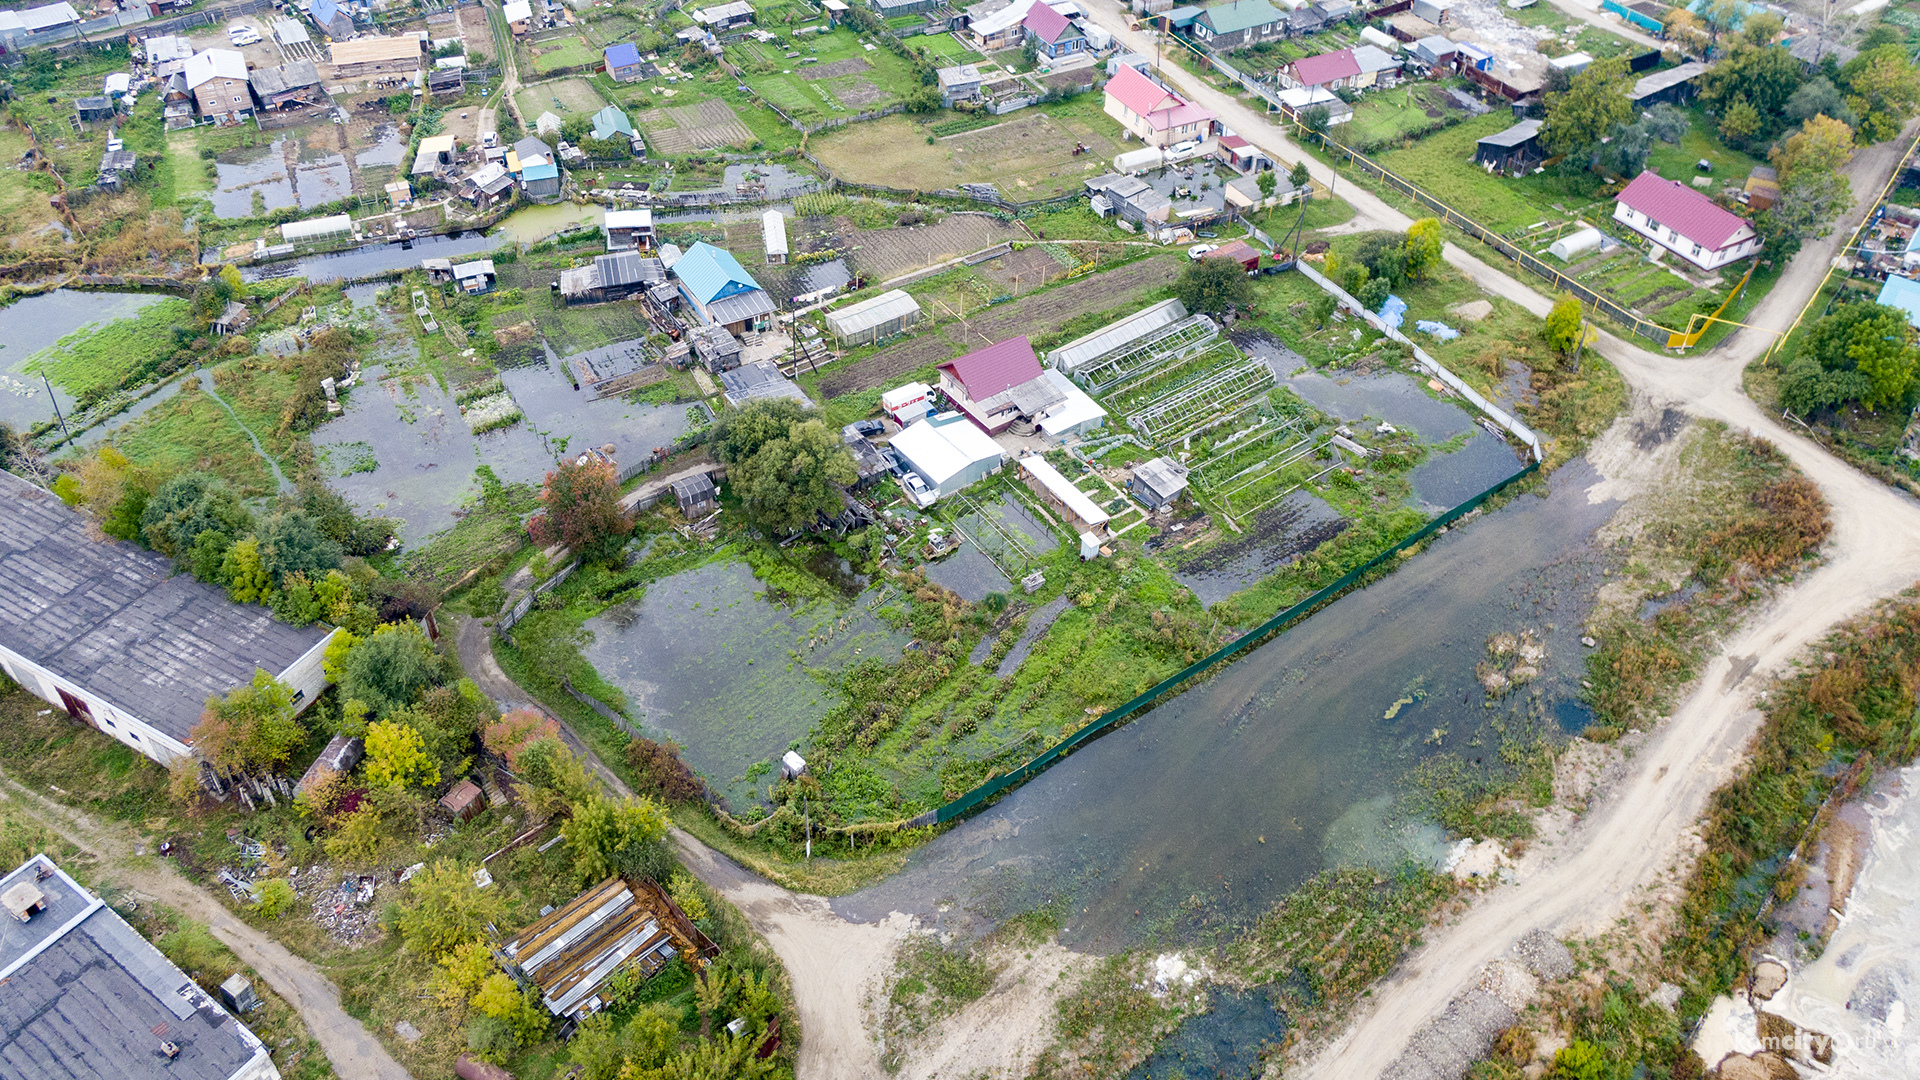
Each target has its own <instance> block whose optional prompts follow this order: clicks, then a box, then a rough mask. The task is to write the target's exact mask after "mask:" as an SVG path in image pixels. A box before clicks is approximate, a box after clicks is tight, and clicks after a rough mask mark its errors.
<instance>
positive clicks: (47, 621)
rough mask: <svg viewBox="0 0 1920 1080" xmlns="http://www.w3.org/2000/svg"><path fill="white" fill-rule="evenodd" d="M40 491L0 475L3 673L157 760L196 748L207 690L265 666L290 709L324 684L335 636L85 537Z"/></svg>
mask: <svg viewBox="0 0 1920 1080" xmlns="http://www.w3.org/2000/svg"><path fill="white" fill-rule="evenodd" d="M90 532H91V528H90V525H89V523H88V521H87V519H86V518H85V517H83V516H82V515H81V514H80V513H79V512H78V511H75V510H73V509H71V508H69V507H68V506H67V505H66V504H65V503H62V502H61V501H60V500H59V499H58V498H56V497H54V496H53V495H52V494H51V493H49V492H46V491H43V490H41V489H40V488H37V487H35V486H33V485H32V484H29V483H27V482H26V481H25V480H22V479H20V478H18V477H16V476H14V475H12V474H11V473H5V472H0V671H4V672H5V673H6V675H7V677H8V678H10V679H12V680H13V681H14V682H17V683H19V684H20V685H21V686H22V687H24V688H25V689H26V690H27V691H28V692H29V693H32V694H35V695H37V696H38V697H41V698H43V699H45V700H47V701H49V702H51V703H53V704H54V705H57V706H59V707H61V708H62V709H64V710H66V712H67V714H68V715H69V716H71V717H73V718H74V719H75V720H80V721H83V722H85V723H87V724H89V725H91V726H93V727H95V728H97V729H99V730H100V731H102V732H104V733H105V734H108V735H111V736H113V737H114V738H116V739H118V740H120V741H121V742H123V743H125V744H127V745H128V746H130V747H132V748H133V749H135V750H138V751H139V752H140V753H142V754H144V755H146V756H147V757H149V758H152V759H153V760H155V761H157V762H159V763H161V764H162V765H170V764H172V763H173V762H174V761H176V760H178V759H180V758H183V757H187V756H189V755H191V754H192V753H193V745H192V742H191V738H192V732H193V727H194V725H195V724H197V723H198V722H199V720H200V714H201V712H202V710H203V709H204V708H205V707H206V702H207V699H208V698H210V697H213V696H215V695H220V694H225V693H227V692H228V691H229V690H232V689H233V688H234V687H236V686H239V685H241V684H242V683H246V682H248V681H250V680H251V679H252V678H253V674H254V672H255V671H256V670H265V671H267V672H270V673H271V674H273V675H274V676H275V677H276V678H278V679H279V680H280V681H281V682H284V683H286V684H287V685H288V686H290V687H292V688H293V692H294V701H295V704H296V707H298V708H305V707H306V706H308V705H311V704H313V701H314V699H315V698H317V697H319V695H320V691H321V690H323V689H324V688H325V687H326V685H327V679H326V675H325V673H324V672H323V671H322V670H321V660H322V658H323V656H324V654H325V652H326V646H327V641H328V640H329V639H330V638H331V637H332V636H333V633H334V631H333V630H331V629H329V628H327V627H324V626H310V627H294V626H289V625H287V624H286V623H283V622H280V621H278V620H276V619H275V618H274V617H273V615H272V613H271V612H269V611H267V609H266V608H263V607H254V606H250V605H245V604H236V603H234V602H232V601H231V600H228V599H227V595H226V592H225V590H223V589H221V588H219V587H218V586H214V585H208V584H205V583H203V582H199V581H195V580H194V579H193V578H192V577H190V576H188V575H186V574H181V573H177V572H176V571H175V569H174V567H173V564H172V563H171V562H169V561H168V560H167V559H166V558H165V557H164V556H161V555H158V554H156V553H154V552H151V551H146V550H144V549H142V548H138V547H135V546H134V545H132V544H129V543H125V542H122V541H119V540H107V539H95V538H94V536H92V535H90Z"/></svg>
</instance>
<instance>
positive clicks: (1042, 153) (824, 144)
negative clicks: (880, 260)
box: [809, 94, 1124, 200]
mask: <svg viewBox="0 0 1920 1080" xmlns="http://www.w3.org/2000/svg"><path fill="white" fill-rule="evenodd" d="M948 115H949V114H943V113H936V114H934V115H933V116H932V117H930V118H929V119H928V120H920V119H914V118H910V117H907V116H905V115H895V116H889V117H884V118H882V119H879V120H874V121H870V122H867V123H863V124H849V125H847V126H846V127H843V128H840V129H838V130H836V131H832V132H828V133H826V134H823V135H820V136H818V137H815V138H814V139H812V140H810V142H809V146H810V148H811V149H812V150H813V153H814V154H815V155H816V156H817V157H819V159H820V160H821V161H822V162H823V163H825V164H826V166H827V167H828V168H829V169H831V170H833V172H834V173H835V174H836V175H838V176H840V177H841V178H842V179H844V180H850V181H853V182H855V183H868V184H884V185H887V186H889V187H895V188H906V189H910V190H914V191H933V190H937V189H941V188H953V187H958V186H959V185H961V184H972V183H978V184H987V183H990V184H995V185H998V187H999V188H1000V190H1001V192H1002V193H1003V194H1005V195H1006V197H1007V198H1009V199H1014V200H1028V199H1040V198H1046V197H1049V196H1053V195H1059V194H1063V193H1066V192H1070V191H1075V190H1078V189H1079V187H1080V185H1081V183H1082V182H1083V181H1084V180H1085V179H1086V178H1087V177H1089V176H1094V175H1097V174H1098V173H1100V172H1102V171H1104V170H1105V169H1106V168H1107V164H1108V162H1109V161H1111V160H1112V158H1113V155H1115V154H1117V153H1119V152H1120V151H1121V150H1122V149H1124V147H1123V146H1122V144H1121V143H1120V142H1119V140H1118V139H1117V138H1115V132H1114V129H1113V123H1112V121H1110V120H1108V119H1107V118H1106V117H1105V115H1104V114H1101V113H1100V98H1099V96H1098V95H1095V94H1082V95H1080V96H1079V97H1076V98H1074V99H1072V100H1070V101H1066V102H1061V103H1059V104H1057V105H1053V106H1045V107H1036V108H1031V109H1023V110H1021V111H1020V112H1017V113H1013V114H1010V115H1008V116H1007V117H1005V118H1004V120H1003V122H1001V123H999V124H995V125H992V126H989V127H985V128H979V129H975V130H973V131H968V132H964V133H961V134H958V135H951V136H947V137H944V138H940V137H935V138H934V141H933V142H932V143H928V141H927V139H928V137H929V135H930V132H929V131H928V130H927V128H928V126H929V122H933V123H937V122H938V121H939V120H940V119H942V118H943V117H946V116H948ZM1076 144H1085V145H1086V146H1089V147H1091V148H1092V150H1093V153H1091V154H1083V155H1080V156H1079V157H1075V156H1074V154H1073V148H1074V146H1075V145H1076Z"/></svg>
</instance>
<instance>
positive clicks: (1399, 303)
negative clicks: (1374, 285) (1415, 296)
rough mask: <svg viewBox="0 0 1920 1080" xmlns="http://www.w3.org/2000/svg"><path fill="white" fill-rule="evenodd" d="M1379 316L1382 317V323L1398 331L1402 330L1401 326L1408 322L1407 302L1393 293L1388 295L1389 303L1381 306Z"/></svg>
mask: <svg viewBox="0 0 1920 1080" xmlns="http://www.w3.org/2000/svg"><path fill="white" fill-rule="evenodd" d="M1378 314H1379V315H1380V321H1382V322H1384V323H1386V324H1387V325H1388V326H1391V327H1393V328H1394V329H1395V330H1398V329H1400V324H1401V323H1403V322H1405V321H1406V320H1407V302H1406V301H1405V300H1402V299H1400V298H1399V297H1397V296H1395V295H1393V294H1392V293H1388V294H1387V302H1386V303H1384V304H1381V305H1380V311H1379V313H1378Z"/></svg>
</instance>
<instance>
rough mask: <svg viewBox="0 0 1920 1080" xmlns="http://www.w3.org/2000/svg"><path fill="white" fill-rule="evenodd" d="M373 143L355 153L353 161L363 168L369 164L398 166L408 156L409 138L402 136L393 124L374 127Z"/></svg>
mask: <svg viewBox="0 0 1920 1080" xmlns="http://www.w3.org/2000/svg"><path fill="white" fill-rule="evenodd" d="M372 139H373V145H372V146H370V147H368V148H367V149H365V150H362V151H360V152H359V153H357V154H355V155H353V163H354V164H355V165H358V166H359V167H361V168H363V169H364V168H366V167H368V166H369V165H393V166H398V165H399V164H400V163H401V162H402V161H403V160H405V158H406V156H407V140H405V139H403V138H401V137H400V129H399V128H398V127H396V126H394V125H392V124H381V125H380V126H379V127H376V128H374V129H373V132H372Z"/></svg>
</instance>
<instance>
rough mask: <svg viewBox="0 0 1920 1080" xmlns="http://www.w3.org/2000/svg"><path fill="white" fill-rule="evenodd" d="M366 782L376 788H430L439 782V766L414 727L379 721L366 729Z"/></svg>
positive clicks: (389, 721)
mask: <svg viewBox="0 0 1920 1080" xmlns="http://www.w3.org/2000/svg"><path fill="white" fill-rule="evenodd" d="M366 769H367V783H369V784H372V785H374V786H376V787H397V788H404V787H416V786H417V787H427V786H429V785H432V784H437V783H439V782H440V766H439V765H438V764H436V763H435V762H434V760H433V757H432V755H430V754H428V753H427V746H426V743H425V741H424V740H422V739H421V738H420V732H418V731H417V730H415V729H414V728H413V727H412V726H411V725H408V724H399V723H394V722H393V721H391V720H382V721H378V722H376V723H374V724H372V725H370V726H369V727H368V728H367V765H366Z"/></svg>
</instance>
